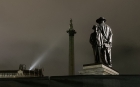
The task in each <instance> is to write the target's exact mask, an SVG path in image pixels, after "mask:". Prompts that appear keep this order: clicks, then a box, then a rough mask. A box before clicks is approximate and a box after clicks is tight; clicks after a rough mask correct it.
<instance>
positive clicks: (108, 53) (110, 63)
mask: <svg viewBox="0 0 140 87" xmlns="http://www.w3.org/2000/svg"><path fill="white" fill-rule="evenodd" d="M106 51H107V54H106V55H107V62H108V65H109V66H110V67H111V66H112V62H111V48H107V50H106Z"/></svg>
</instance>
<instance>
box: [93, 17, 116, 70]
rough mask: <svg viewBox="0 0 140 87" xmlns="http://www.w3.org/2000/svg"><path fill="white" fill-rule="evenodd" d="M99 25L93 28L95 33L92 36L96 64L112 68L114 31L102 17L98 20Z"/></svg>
mask: <svg viewBox="0 0 140 87" xmlns="http://www.w3.org/2000/svg"><path fill="white" fill-rule="evenodd" d="M96 22H97V23H98V25H94V26H93V28H92V29H93V30H94V32H93V33H92V34H91V35H90V43H91V45H92V47H93V52H94V56H95V63H96V64H99V63H102V64H104V65H106V66H108V67H112V62H111V47H112V35H113V34H112V31H111V28H110V27H109V26H108V25H107V24H105V22H106V19H105V18H103V17H100V18H98V19H97V20H96Z"/></svg>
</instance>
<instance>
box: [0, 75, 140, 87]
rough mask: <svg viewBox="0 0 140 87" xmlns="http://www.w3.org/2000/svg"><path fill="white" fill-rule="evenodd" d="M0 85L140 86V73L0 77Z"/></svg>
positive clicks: (62, 86) (10, 86)
mask: <svg viewBox="0 0 140 87" xmlns="http://www.w3.org/2000/svg"><path fill="white" fill-rule="evenodd" d="M0 87H140V75H118V76H117V75H116V76H113V75H110V76H108V75H106V76H100V75H76V76H51V77H47V76H46V77H32V78H0Z"/></svg>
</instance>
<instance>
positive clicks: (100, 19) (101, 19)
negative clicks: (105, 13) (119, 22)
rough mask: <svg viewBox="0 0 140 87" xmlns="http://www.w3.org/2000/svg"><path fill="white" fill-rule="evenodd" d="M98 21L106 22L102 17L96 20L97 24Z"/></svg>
mask: <svg viewBox="0 0 140 87" xmlns="http://www.w3.org/2000/svg"><path fill="white" fill-rule="evenodd" d="M100 21H104V22H106V19H105V18H104V17H100V18H98V19H97V20H96V22H97V23H99V22H100Z"/></svg>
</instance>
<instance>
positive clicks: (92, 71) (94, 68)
mask: <svg viewBox="0 0 140 87" xmlns="http://www.w3.org/2000/svg"><path fill="white" fill-rule="evenodd" d="M79 73H80V74H81V75H119V73H118V72H116V71H115V70H113V69H111V68H109V67H107V66H105V65H103V64H86V65H83V70H82V71H79Z"/></svg>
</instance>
